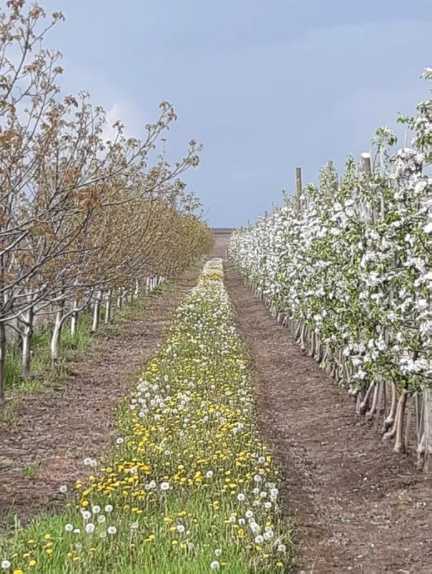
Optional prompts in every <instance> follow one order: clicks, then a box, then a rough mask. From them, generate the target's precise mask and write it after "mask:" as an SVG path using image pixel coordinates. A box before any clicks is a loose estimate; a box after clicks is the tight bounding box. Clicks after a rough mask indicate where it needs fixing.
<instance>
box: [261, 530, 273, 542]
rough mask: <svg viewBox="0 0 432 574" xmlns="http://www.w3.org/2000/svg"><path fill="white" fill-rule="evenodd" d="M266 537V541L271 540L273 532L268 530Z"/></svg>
mask: <svg viewBox="0 0 432 574" xmlns="http://www.w3.org/2000/svg"><path fill="white" fill-rule="evenodd" d="M263 536H264V540H271V539H272V538H273V530H271V529H268V530H267V529H266V531H265V532H264V534H263Z"/></svg>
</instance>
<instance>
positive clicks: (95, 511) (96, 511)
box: [92, 505, 101, 514]
mask: <svg viewBox="0 0 432 574" xmlns="http://www.w3.org/2000/svg"><path fill="white" fill-rule="evenodd" d="M100 511H101V507H100V506H97V505H95V506H92V512H93V514H98V513H99V512H100Z"/></svg>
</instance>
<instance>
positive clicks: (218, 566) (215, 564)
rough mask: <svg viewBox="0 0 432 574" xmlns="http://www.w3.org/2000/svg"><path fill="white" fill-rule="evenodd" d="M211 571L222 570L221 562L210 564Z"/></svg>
mask: <svg viewBox="0 0 432 574" xmlns="http://www.w3.org/2000/svg"><path fill="white" fill-rule="evenodd" d="M210 569H211V570H214V571H217V570H220V562H218V561H217V560H213V562H212V563H211V564H210Z"/></svg>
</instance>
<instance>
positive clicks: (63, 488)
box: [59, 484, 68, 494]
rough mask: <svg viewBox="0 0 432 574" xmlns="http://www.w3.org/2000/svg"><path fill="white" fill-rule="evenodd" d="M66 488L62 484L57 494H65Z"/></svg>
mask: <svg viewBox="0 0 432 574" xmlns="http://www.w3.org/2000/svg"><path fill="white" fill-rule="evenodd" d="M67 490H68V488H67V486H66V485H65V484H62V485H61V486H60V488H59V492H61V494H66V492H67Z"/></svg>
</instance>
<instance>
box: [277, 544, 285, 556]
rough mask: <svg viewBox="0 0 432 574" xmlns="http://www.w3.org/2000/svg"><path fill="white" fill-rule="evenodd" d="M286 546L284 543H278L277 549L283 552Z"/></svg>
mask: <svg viewBox="0 0 432 574" xmlns="http://www.w3.org/2000/svg"><path fill="white" fill-rule="evenodd" d="M286 549H287V547H286V546H285V544H279V546H278V547H277V551H278V552H281V553H282V554H284V553H285V552H286Z"/></svg>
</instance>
